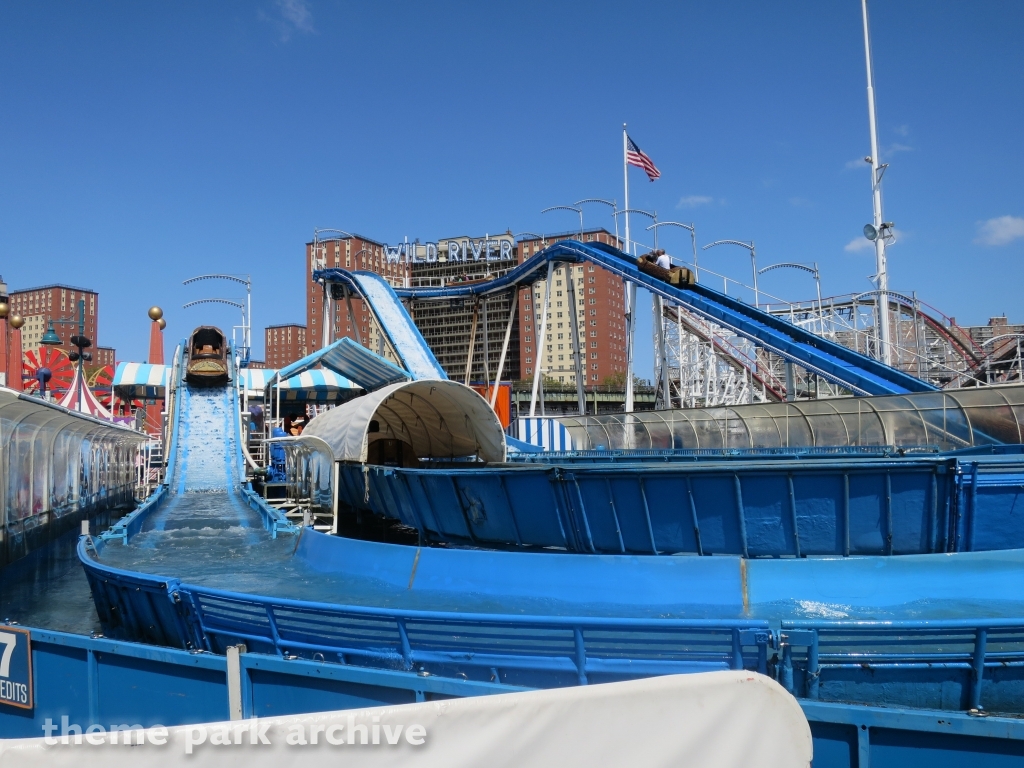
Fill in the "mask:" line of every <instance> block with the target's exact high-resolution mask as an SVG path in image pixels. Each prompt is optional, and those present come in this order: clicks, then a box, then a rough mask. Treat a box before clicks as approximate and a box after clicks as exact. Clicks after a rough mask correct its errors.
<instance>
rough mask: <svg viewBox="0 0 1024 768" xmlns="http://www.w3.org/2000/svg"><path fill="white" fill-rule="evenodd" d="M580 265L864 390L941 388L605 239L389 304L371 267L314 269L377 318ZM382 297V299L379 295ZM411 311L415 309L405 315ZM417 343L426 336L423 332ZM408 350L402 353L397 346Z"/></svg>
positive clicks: (410, 293) (567, 243)
mask: <svg viewBox="0 0 1024 768" xmlns="http://www.w3.org/2000/svg"><path fill="white" fill-rule="evenodd" d="M551 262H554V263H556V264H557V263H568V264H576V263H581V262H590V263H593V264H596V265H598V266H601V267H602V268H604V269H606V270H608V271H609V272H611V273H612V274H615V275H617V276H619V277H621V278H622V279H623V280H627V281H629V282H631V283H635V284H637V285H639V286H642V287H644V288H646V289H647V290H649V291H650V292H651V293H653V294H655V295H657V296H661V297H662V298H663V299H667V300H668V301H670V302H672V303H674V304H678V305H680V306H683V307H685V308H686V309H688V310H689V311H691V312H693V313H694V314H696V315H698V316H700V317H702V318H704V319H705V320H707V321H709V322H713V323H715V324H716V325H718V326H721V327H723V328H726V329H728V330H730V331H732V332H733V333H735V334H736V335H738V336H742V337H743V338H746V339H749V340H750V341H752V342H754V343H756V344H758V345H759V346H761V347H763V348H765V349H768V350H770V351H772V352H774V353H775V354H777V355H779V356H780V357H783V358H784V359H786V360H789V361H791V362H794V363H796V364H798V365H800V366H802V367H803V368H805V369H807V370H808V371H810V372H812V373H815V374H817V375H819V376H821V377H823V378H824V379H826V380H828V381H830V382H832V383H834V384H838V385H840V386H843V387H846V388H848V389H850V390H851V391H853V392H854V393H856V394H860V395H893V394H906V393H908V392H929V391H935V390H937V388H936V387H934V386H933V385H931V384H928V383H926V382H924V381H921V380H920V379H918V378H916V377H914V376H911V375H910V374H907V373H904V372H902V371H899V370H897V369H895V368H891V367H890V366H888V365H885V364H884V363H881V362H879V361H878V360H874V359H872V358H870V357H867V356H866V355H862V354H860V353H858V352H854V351H853V350H851V349H848V348H846V347H844V346H842V345H841V344H837V343H836V342H833V341H829V340H828V339H823V338H821V337H820V336H817V335H816V334H814V333H812V332H811V331H808V330H805V329H803V328H799V327H797V326H794V325H793V324H791V323H789V322H787V321H786V320H784V319H781V318H779V317H776V316H774V315H771V314H769V313H768V312H763V311H761V310H760V309H757V308H755V307H751V306H750V305H748V304H745V303H744V302H742V301H739V300H738V299H735V298H733V297H731V296H727V295H726V294H724V293H720V292H719V291H716V290H713V289H711V288H708V287H706V286H704V285H700V284H695V285H690V286H686V287H675V286H672V285H669V284H668V283H666V282H663V281H661V280H659V279H657V278H655V277H652V276H650V275H647V274H645V273H643V272H641V271H640V269H639V268H638V266H637V264H636V261H635V260H634V259H633V258H632V257H630V256H629V255H627V254H626V253H624V252H622V251H620V250H618V249H617V248H614V247H612V246H609V245H604V244H603V243H589V244H585V243H581V242H579V241H576V240H564V241H561V242H558V243H555V244H553V245H550V246H548V247H547V248H546V249H544V250H543V251H541V252H540V253H538V254H537V255H536V256H533V257H531V258H530V259H529V260H528V261H526V262H524V263H522V264H520V265H519V266H517V267H515V268H514V269H512V270H510V271H509V272H508V273H507V274H505V275H503V276H502V277H499V278H496V279H494V280H490V281H487V282H481V283H475V284H469V285H465V284H460V285H457V286H447V287H444V288H432V287H431V288H397V289H393V290H391V291H389V292H388V296H390V295H391V294H393V298H392V300H391V303H390V304H388V305H387V306H381V307H373V300H374V298H375V297H368V296H367V295H366V293H365V292H364V291H363V290H361V286H360V278H361V277H362V276H363V275H365V274H372V273H366V272H349V271H347V270H344V269H324V270H317V271H315V272H314V273H313V279H314V280H316V281H318V282H323V283H338V284H342V285H346V286H348V287H349V288H350V289H352V290H354V291H355V292H356V293H358V294H359V295H360V296H362V297H363V298H364V300H366V301H367V303H368V304H369V305H371V307H372V309H373V311H374V314H375V315H376V316H377V318H378V320H379V319H380V318H381V315H382V313H387V314H388V315H392V314H393V313H394V310H395V309H396V308H401V309H402V311H403V312H404V311H405V310H404V307H402V306H401V302H400V301H399V299H401V298H415V299H417V300H431V299H434V300H445V299H453V298H463V297H467V296H487V295H491V294H496V293H502V292H506V291H509V290H512V289H514V288H517V287H519V286H523V285H530V284H533V283H535V282H537V281H539V280H541V279H543V278H544V277H545V276H546V271H547V266H548V264H549V263H551ZM380 298H381V297H380V296H378V297H376V299H377V300H378V301H380ZM405 315H406V316H407V315H408V313H405ZM381 328H382V329H383V330H384V332H385V334H386V335H387V336H388V338H389V339H390V340H391V342H392V344H393V346H395V347H396V350H397V349H398V346H399V344H398V343H396V338H395V334H394V333H393V332H392V331H391V329H389V328H388V327H387V325H386V324H385V323H381ZM417 336H418V337H419V338H418V341H417V342H416V343H417V344H418V343H420V342H422V343H423V344H424V345H425V344H426V342H425V341H423V337H422V335H419V334H418V332H417ZM398 351H399V354H400V355H402V354H403V353H402V351H401V350H398Z"/></svg>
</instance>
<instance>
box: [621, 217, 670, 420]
mask: <svg viewBox="0 0 1024 768" xmlns="http://www.w3.org/2000/svg"><path fill="white" fill-rule="evenodd" d="M631 213H639V214H640V215H641V216H646V217H647V218H649V219H653V220H654V222H655V223H657V221H658V214H657V213H651V212H650V211H641V210H640V209H639V208H623V209H622V210H621V211H615V212H614V213H612V216H614V217H618V216H619V215H620V214H626V253H629V252H630V240H629V214H631ZM654 237H655V243H657V237H658V230H654ZM633 255H634V256H635V255H636V249H633ZM635 307H636V283H634V282H632V281H627V282H626V404H625V410H626V413H630V412H631V411H632V410H633V339H634V337H635V335H636V333H635V332H636V322H635V318H634V317H633V315H634V314H635V313H634V308H635ZM658 325H659V327H660V326H661V323H660V322H659V323H658Z"/></svg>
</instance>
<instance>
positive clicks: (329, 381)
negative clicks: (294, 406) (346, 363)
mask: <svg viewBox="0 0 1024 768" xmlns="http://www.w3.org/2000/svg"><path fill="white" fill-rule="evenodd" d="M241 374H242V381H244V382H245V388H246V390H247V392H248V394H249V397H262V396H263V394H264V392H265V391H266V389H267V387H268V386H271V387H272V388H271V390H270V391H271V396H272V397H273V396H274V394H273V393H274V390H273V384H274V376H275V375H276V374H277V371H276V370H273V369H269V368H257V369H249V368H243V369H242V370H241ZM361 389H362V388H361V387H360V386H359V385H358V384H355V383H354V382H351V381H349V380H348V379H346V378H345V377H344V376H339V375H338V374H336V373H335V372H334V371H319V370H317V371H305V372H303V373H300V374H299V375H298V376H292V377H291V378H289V379H285V380H284V381H283V382H281V399H282V400H301V401H306V402H318V403H334V402H339V401H343V400H348V399H349V398H350V397H353V396H355V395H356V394H358V393H359V392H360V391H361Z"/></svg>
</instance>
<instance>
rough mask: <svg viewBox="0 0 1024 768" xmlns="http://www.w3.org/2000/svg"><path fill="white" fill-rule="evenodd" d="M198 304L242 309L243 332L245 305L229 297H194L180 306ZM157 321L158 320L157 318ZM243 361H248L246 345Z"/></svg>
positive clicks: (243, 329) (186, 307)
mask: <svg viewBox="0 0 1024 768" xmlns="http://www.w3.org/2000/svg"><path fill="white" fill-rule="evenodd" d="M199 304H227V305H228V306H229V307H234V308H235V309H240V310H242V332H243V333H245V328H246V325H245V323H246V317H245V305H244V304H240V303H239V302H237V301H232V300H231V299H196V300H195V301H190V302H189V303H188V304H183V305H182V307H181V308H182V309H189V308H190V307H194V306H197V305H199ZM162 319H163V318H160V320H162ZM157 322H159V320H158V321H157ZM235 327H236V328H237V327H238V326H235ZM244 361H245V362H248V361H249V348H248V347H246V349H245V358H244ZM240 367H244V366H240Z"/></svg>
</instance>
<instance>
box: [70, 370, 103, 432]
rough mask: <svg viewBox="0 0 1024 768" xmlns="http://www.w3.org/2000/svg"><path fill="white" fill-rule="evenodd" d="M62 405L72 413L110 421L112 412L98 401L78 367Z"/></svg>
mask: <svg viewBox="0 0 1024 768" xmlns="http://www.w3.org/2000/svg"><path fill="white" fill-rule="evenodd" d="M60 404H61V405H62V406H64V407H65V408H67V409H68V410H70V411H78V412H79V413H87V414H89V415H90V416H95V417H96V418H98V419H104V420H109V419H110V411H108V410H107V409H106V408H104V407H103V406H102V405H101V404H100V401H99V400H97V399H96V396H95V395H94V394H93V393H92V390H91V389H89V385H88V384H87V383H86V381H85V377H84V376H82V369H81V367H80V366H77V365H76V366H75V375H74V376H73V377H72V379H71V384H70V385H69V386H68V391H67V392H65V393H64V397H62V398H61V399H60Z"/></svg>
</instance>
